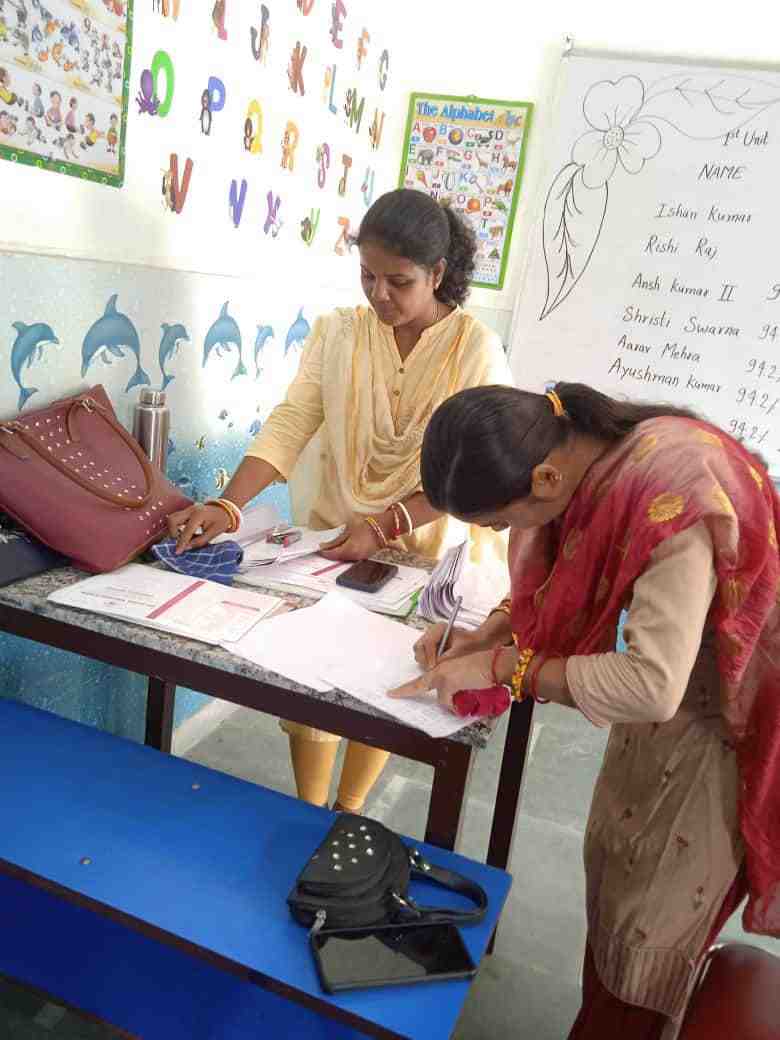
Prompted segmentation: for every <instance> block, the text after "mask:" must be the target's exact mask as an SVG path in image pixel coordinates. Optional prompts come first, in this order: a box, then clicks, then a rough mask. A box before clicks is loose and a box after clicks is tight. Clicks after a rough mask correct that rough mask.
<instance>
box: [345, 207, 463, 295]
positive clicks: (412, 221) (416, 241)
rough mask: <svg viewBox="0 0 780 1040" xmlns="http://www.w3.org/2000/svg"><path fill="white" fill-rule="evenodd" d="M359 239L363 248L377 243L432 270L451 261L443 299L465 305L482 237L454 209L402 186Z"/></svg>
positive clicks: (368, 219) (375, 211)
mask: <svg viewBox="0 0 780 1040" xmlns="http://www.w3.org/2000/svg"><path fill="white" fill-rule="evenodd" d="M356 241H357V244H358V245H362V244H363V243H364V242H377V243H378V244H379V245H381V246H382V247H383V248H384V249H388V250H389V251H390V252H391V253H395V254H396V255H397V256H403V257H405V258H406V259H407V260H411V261H412V262H413V263H415V264H418V265H419V266H420V267H425V268H427V269H428V270H429V271H430V270H431V269H432V268H433V266H434V265H435V264H437V263H438V262H439V261H440V260H446V262H447V266H446V269H445V271H444V276H443V278H442V280H441V284H440V285H439V288H438V289H437V290H436V297H437V299H439V300H441V301H442V303H447V304H461V303H463V302H464V301H465V299H466V297H467V296H468V293H469V282H470V281H471V277H472V275H473V274H474V258H475V256H476V252H477V240H476V236H475V235H474V232H473V231H472V230H471V228H470V227H469V226H468V225H467V224H466V223H465V221H464V220H463V219H462V218H461V217H459V216H458V214H457V213H455V211H454V210H452V209H450V208H449V207H448V206H440V205H439V203H438V202H436V200H435V199H432V198H431V197H430V196H429V195H426V194H425V193H424V192H421V191H416V190H414V189H411V188H399V189H397V190H396V191H389V192H387V193H386V194H385V195H381V196H380V197H379V198H378V199H377V200H376V202H375V203H374V204H373V206H371V208H370V209H369V210H368V212H367V213H366V215H365V217H363V221H362V223H361V225H360V231H359V232H358V235H357V239H356Z"/></svg>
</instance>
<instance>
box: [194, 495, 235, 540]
mask: <svg viewBox="0 0 780 1040" xmlns="http://www.w3.org/2000/svg"><path fill="white" fill-rule="evenodd" d="M203 504H204V506H217V507H218V508H219V509H221V510H222V511H223V512H224V513H226V514H227V517H228V519H229V520H230V527H229V528H228V534H235V533H236V531H238V530H239V528H240V527H241V524H242V522H243V519H244V517H243V514H242V512H241V510H240V509H239V508H238V506H237V505H236V503H235V502H231V501H230V499H228V498H209V499H207V501H205V502H204V503H203Z"/></svg>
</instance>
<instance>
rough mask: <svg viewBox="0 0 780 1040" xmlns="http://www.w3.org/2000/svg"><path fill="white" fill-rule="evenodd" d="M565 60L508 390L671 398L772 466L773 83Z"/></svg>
mask: <svg viewBox="0 0 780 1040" xmlns="http://www.w3.org/2000/svg"><path fill="white" fill-rule="evenodd" d="M570 60H571V68H570V69H569V75H568V84H567V88H566V91H565V96H564V101H563V104H562V112H561V125H560V127H559V134H558V138H559V139H558V142H557V146H556V153H555V154H556V161H554V163H553V167H552V171H551V173H550V174H549V176H548V179H547V182H546V183H545V185H544V190H545V191H546V197H545V203H544V210H543V213H542V220H541V221H540V227H539V232H540V233H539V235H537V236H532V240H531V244H530V246H529V248H530V249H531V251H532V252H531V257H530V264H529V271H528V280H527V284H526V287H525V291H524V293H523V297H522V299H521V301H520V303H519V305H518V308H517V313H516V322H515V332H514V337H513V344H512V365H513V369H514V372H515V376H516V379H517V381H518V384H519V385H520V386H529V387H531V388H532V389H540V388H541V387H542V386H543V385H546V384H547V383H548V382H551V381H555V380H569V381H581V382H587V383H590V384H592V385H595V386H597V387H599V388H600V389H602V390H604V391H605V392H607V393H612V394H615V395H616V396H625V397H631V398H636V399H643V400H655V401H667V402H669V403H674V404H678V405H679V404H682V405H685V406H686V407H690V408H693V409H695V410H696V411H698V412H699V413H700V414H702V415H703V416H704V417H706V418H708V419H710V420H711V421H713V422H715V423H717V424H718V425H719V426H721V427H722V428H723V429H725V430H726V431H727V432H728V433H731V434H732V435H733V436H735V437H736V438H738V439H739V440H742V441H744V442H746V444H747V445H748V446H749V447H751V448H752V449H753V450H756V451H758V452H760V453H761V454H762V455H763V456H764V458H765V459H766V460H767V462H768V464H769V466H770V470H771V472H772V473H773V475H775V476H776V477H780V334H779V333H780V250H779V249H778V246H779V245H780V213H778V204H777V201H776V178H777V174H776V171H777V169H778V168H780V77H778V76H777V75H772V74H766V75H762V74H756V75H755V76H754V75H753V74H751V75H750V76H747V75H745V74H743V73H741V72H739V73H733V74H732V73H731V72H729V71H728V70H717V71H716V70H707V69H702V70H697V69H694V70H691V69H690V68H688V69H686V70H684V71H679V72H678V71H677V70H676V69H675V68H674V67H670V68H666V67H664V66H660V67H659V66H658V65H655V64H653V65H650V64H647V63H641V62H626V61H620V60H615V59H608V60H604V59H600V60H596V59H593V58H587V59H570ZM556 163H557V165H556Z"/></svg>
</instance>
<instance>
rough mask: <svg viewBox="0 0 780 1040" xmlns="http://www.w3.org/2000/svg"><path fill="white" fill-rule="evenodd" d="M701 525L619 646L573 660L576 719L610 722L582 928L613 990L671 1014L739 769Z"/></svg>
mask: <svg viewBox="0 0 780 1040" xmlns="http://www.w3.org/2000/svg"><path fill="white" fill-rule="evenodd" d="M715 588H716V576H715V569H714V566H713V549H712V541H711V539H710V535H709V533H708V531H707V528H706V526H705V525H704V524H703V523H699V524H696V525H695V526H694V527H692V528H691V529H690V530H688V531H685V532H683V533H680V534H677V535H675V536H673V537H671V538H669V539H667V540H666V541H665V542H663V543H662V544H661V545H660V546H659V547H658V548H657V549H656V550H655V552H654V553H653V555H652V557H651V564H650V566H649V567H648V568H647V569H646V570H645V572H644V573H643V574H642V576H641V577H640V578H639V579H638V580H637V581H636V583H635V585H634V592H633V598H632V602H631V606H630V609H629V620H628V623H627V625H626V629H625V640H626V645H627V652H626V653H624V654H618V653H611V654H593V655H589V656H586V657H585V656H583V657H571V658H569V660H568V662H567V670H566V674H567V680H568V684H569V687H570V690H571V694H572V697H573V699H574V700H575V702H576V703H577V705H578V707H579V708H580V709H581V711H582V712H583V714H584V715H585V716H586V717H587V718H589V719H590V720H591V722H593V723H594V724H595V725H598V726H609V725H611V726H612V731H611V733H610V738H609V743H608V746H607V751H606V755H605V759H604V763H603V766H602V769H601V773H600V776H599V779H598V782H597V784H596V789H595V792H594V796H593V803H592V807H591V813H590V819H589V821H588V827H587V831H586V835H585V868H586V876H587V909H588V930H589V941H590V943H591V946H592V949H593V953H594V957H595V961H596V966H597V969H598V972H599V976H600V978H601V980H602V982H603V983H604V985H605V986H606V987H607V989H609V990H610V992H612V993H613V994H614V995H615V996H617V997H618V998H620V999H621V1000H623V1001H625V1002H627V1003H630V1004H639V1005H641V1006H643V1007H649V1008H652V1009H654V1010H656V1011H660V1012H662V1013H663V1014H666V1015H669V1016H670V1017H676V1016H678V1015H679V1014H680V1013H681V1012H682V1011H683V1009H684V1006H685V1001H686V997H687V994H688V990H689V986H690V984H691V981H692V977H693V973H694V970H695V966H696V964H697V962H698V961H699V959H700V957H701V954H702V953H703V951H704V946H705V943H706V941H707V937H708V934H709V932H710V930H711V929H712V926H713V924H714V922H715V919H716V917H717V915H718V912H719V910H720V907H721V905H722V903H723V900H724V898H725V896H726V894H727V892H728V890H729V888H730V887H731V885H732V883H733V881H734V879H735V877H736V875H737V873H738V870H739V867H740V864H741V861H742V855H743V851H742V844H741V839H740V834H739V821H738V813H737V791H738V773H737V762H736V755H735V752H734V749H733V747H732V746H731V744H730V742H729V739H728V734H727V731H726V727H725V724H724V722H723V719H722V716H721V713H720V707H719V683H718V675H717V669H716V665H715V654H714V648H713V646H712V642H711V636H710V633H709V631H708V628H707V615H708V612H709V609H710V604H711V602H712V598H713V595H714V593H715Z"/></svg>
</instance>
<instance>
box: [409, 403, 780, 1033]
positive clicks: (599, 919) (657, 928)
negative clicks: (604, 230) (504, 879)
mask: <svg viewBox="0 0 780 1040" xmlns="http://www.w3.org/2000/svg"><path fill="white" fill-rule="evenodd" d="M422 475H423V485H424V488H425V493H426V495H427V496H428V499H429V501H430V502H431V503H432V504H433V505H434V506H435V508H437V509H440V510H442V511H445V512H449V513H451V514H453V515H455V516H458V517H460V518H461V519H463V520H467V521H469V522H477V523H482V524H485V525H489V526H492V527H496V528H500V527H507V526H508V527H510V528H511V535H510V553H509V558H510V571H511V578H512V595H511V603H509V602H507V603H505V604H502V605H501V606H499V607H498V608H497V610H496V611H494V613H493V614H492V615H491V616H490V617H489V618H488V620H487V621H486V622H485V624H484V625H483V626H482V627H481V628H480V629H478V630H477V631H476V632H473V633H466V632H459V631H457V630H455V632H454V634H453V637H452V639H451V642H450V649H449V651H448V652H447V653H446V654H445V655H443V657H442V659H441V660H439V661H437V660H436V646H437V643H438V639H439V636H440V634H441V629H440V626H436V627H434V628H433V629H431V630H430V631H429V632H428V633H426V635H425V636H424V637H423V638H422V639H421V640H420V643H419V644H418V646H417V648H416V651H415V653H416V656H417V659H418V662H419V663H420V664H421V665H422V666H423V667H424V668H426V669H427V672H426V674H425V675H424V676H423V677H422V678H421V679H420V680H417V681H416V682H413V683H410V684H407V686H405V687H402V688H401V689H400V690H398V691H395V693H394V694H393V695H394V696H414V695H416V694H418V693H420V692H422V691H423V690H430V689H435V690H436V692H437V694H438V696H439V699H440V701H441V702H442V703H444V704H446V705H449V706H450V707H452V708H453V710H455V711H458V712H459V713H460V714H482V715H487V714H498V713H499V712H500V711H502V710H505V708H506V707H507V706H508V705H509V703H510V696H513V697H515V698H516V699H522V698H524V697H529V696H531V697H534V698H535V699H537V700H539V701H555V702H557V703H559V704H561V705H566V706H569V707H572V708H575V709H578V710H580V711H581V712H582V713H583V714H584V715H585V717H586V718H588V719H589V720H590V721H591V722H593V723H594V724H595V725H599V726H610V727H611V732H610V739H609V743H608V747H607V751H606V755H605V759H604V764H603V766H602V770H601V774H600V776H599V780H598V782H597V785H596V789H595V792H594V798H593V804H592V807H591V813H590V819H589V822H588V828H587V831H586V835H585V868H586V878H587V914H588V943H587V950H586V957H585V972H584V977H583V1005H582V1009H581V1011H580V1014H579V1016H578V1018H577V1021H576V1023H575V1025H574V1028H573V1030H572V1032H571V1035H570V1040H591V1038H593V1040H604V1038H606V1037H611V1036H618V1035H625V1036H630V1037H631V1038H632V1040H656V1038H661V1037H662V1036H663V1037H667V1036H672V1035H674V1033H675V1032H676V1029H677V1027H678V1025H679V1021H680V1016H681V1015H682V1013H683V1011H684V1009H685V1004H686V1001H687V997H688V994H689V992H690V987H691V984H692V981H693V979H694V976H695V972H696V968H697V965H698V964H699V962H700V960H701V958H702V956H703V954H704V953H705V951H706V949H707V948H708V946H709V945H710V944H711V942H712V941H713V940H714V938H715V936H716V935H717V934H718V932H719V931H720V929H721V928H722V926H723V925H724V923H725V921H726V920H727V919H728V917H729V916H730V914H731V913H732V912H733V911H734V910H735V909H736V907H737V906H738V905H739V903H741V902H742V899H743V898H744V896H745V895H747V896H748V902H747V905H746V908H745V911H744V916H743V922H744V926H745V928H746V929H747V930H748V931H753V932H758V933H763V934H767V935H774V936H776V937H778V936H780V603H779V602H778V598H779V596H780V591H779V590H780V560H779V558H778V543H777V531H778V529H779V528H780V499H779V498H778V494H777V491H776V489H775V488H774V486H773V484H772V482H771V480H770V478H769V477H768V475H767V472H766V469H765V468H764V465H763V463H762V462H761V461H760V460H759V459H757V458H756V457H755V456H753V455H751V454H750V453H749V452H748V451H747V450H746V449H745V448H744V447H742V446H741V445H740V444H739V443H737V442H736V441H735V440H733V439H732V438H731V437H729V436H728V435H727V434H725V433H724V432H723V431H722V430H719V429H718V428H716V427H714V426H711V425H709V424H707V423H705V422H702V421H701V420H699V419H697V418H696V416H694V415H693V414H692V413H689V412H686V411H684V410H679V409H674V408H671V407H664V406H654V405H642V404H631V403H624V402H619V401H616V400H614V399H612V398H610V397H607V396H605V395H603V394H601V393H599V392H598V391H596V390H593V389H591V388H590V387H586V386H583V385H580V384H566V383H561V384H558V385H557V386H556V388H555V390H554V391H552V392H550V393H549V394H547V395H538V394H531V393H526V392H524V391H521V390H515V389H513V388H508V387H481V388H477V389H474V390H466V391H463V392H462V393H459V394H457V395H455V396H454V397H452V398H451V399H450V400H448V401H447V402H446V403H445V404H443V405H442V406H441V407H440V408H439V409H438V410H437V411H436V412H435V413H434V415H433V417H432V419H431V422H430V424H429V427H428V429H427V431H426V435H425V440H424V444H423V451H422ZM624 610H627V611H628V619H627V623H626V626H625V640H626V652H624V653H616V652H615V646H616V635H617V629H618V624H619V620H620V617H621V614H622V612H623V611H624Z"/></svg>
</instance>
